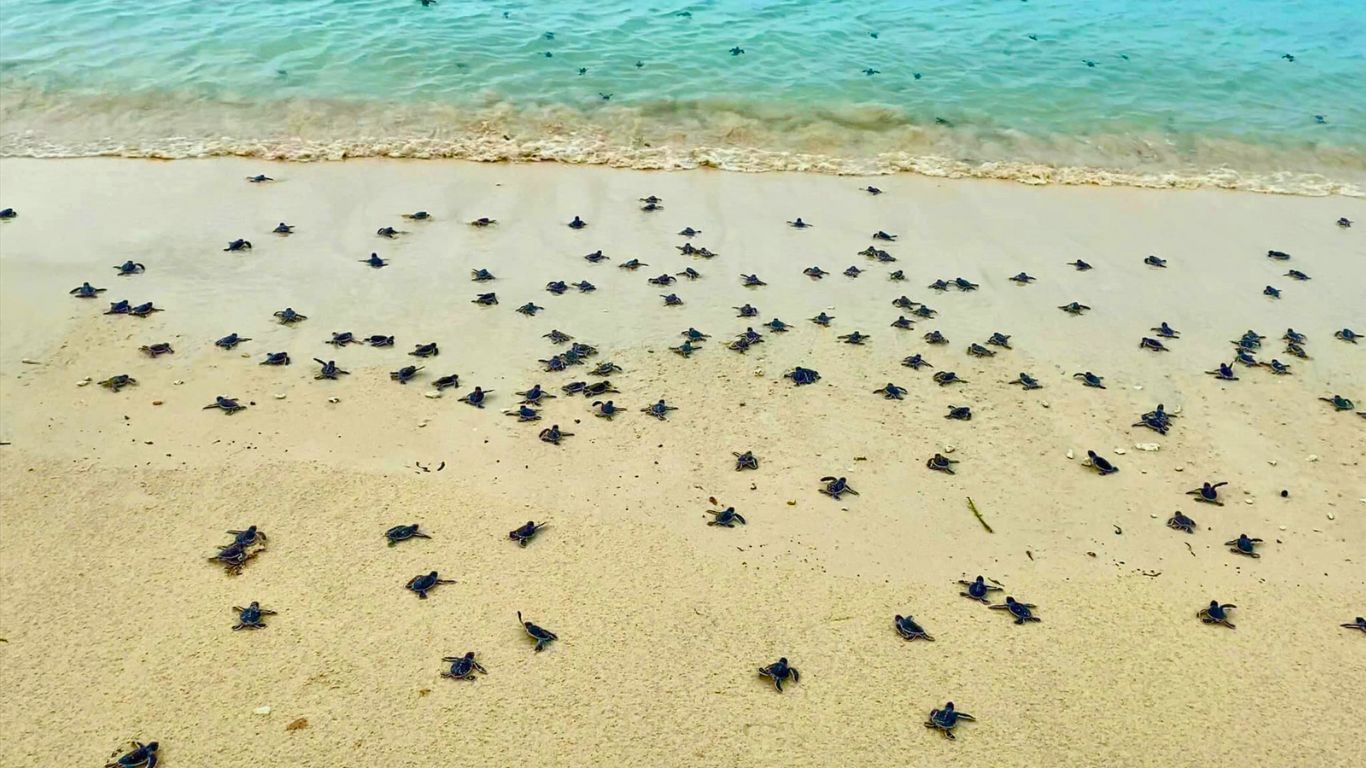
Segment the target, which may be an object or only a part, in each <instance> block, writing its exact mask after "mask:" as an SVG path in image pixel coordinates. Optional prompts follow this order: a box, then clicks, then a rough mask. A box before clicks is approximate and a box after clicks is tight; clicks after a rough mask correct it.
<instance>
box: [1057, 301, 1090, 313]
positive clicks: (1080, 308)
mask: <svg viewBox="0 0 1366 768" xmlns="http://www.w3.org/2000/svg"><path fill="white" fill-rule="evenodd" d="M1058 309H1061V310H1062V311H1064V312H1066V313H1067V314H1069V315H1080V314H1082V313H1083V312H1085V311H1087V310H1089V309H1090V307H1088V306H1086V305H1085V304H1078V303H1077V302H1075V301H1074V302H1071V303H1069V304H1064V305H1062V306H1061V307H1058Z"/></svg>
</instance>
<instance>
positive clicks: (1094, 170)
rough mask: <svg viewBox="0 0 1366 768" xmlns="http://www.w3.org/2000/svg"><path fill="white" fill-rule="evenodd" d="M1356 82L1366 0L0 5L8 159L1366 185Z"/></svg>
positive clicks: (1334, 187)
mask: <svg viewBox="0 0 1366 768" xmlns="http://www.w3.org/2000/svg"><path fill="white" fill-rule="evenodd" d="M733 47H738V48H740V49H743V51H744V52H743V53H741V54H739V55H732V54H731V53H730V49H732V48H733ZM1285 54H1289V55H1291V56H1293V57H1294V60H1293V61H1290V60H1288V59H1286V58H1283V55H1285ZM581 68H582V69H585V70H586V71H585V72H584V73H583V74H580V70H581ZM865 70H874V71H875V72H876V73H875V74H866V73H865ZM1363 81H1366V4H1361V3H1343V2H1336V1H1335V0H1302V1H1301V2H1265V1H1263V0H1255V1H1253V2H1247V1H1246V0H1241V1H1238V2H1235V1H1234V0H1207V1H1206V2H1200V3H1182V2H1169V1H1165V0H1163V1H1157V2H1145V3H1131V2H1124V1H1123V0H1099V1H1097V2H1089V3H1085V4H1080V3H1065V2H1041V1H1040V0H1032V1H1030V2H1014V1H1010V0H990V1H986V0H978V1H975V2H948V1H947V0H935V1H933V2H922V3H908V2H897V1H896V0H864V1H862V2H857V3H854V2H810V1H802V2H796V1H789V2H777V3H752V2H738V1H717V2H707V3H694V4H680V5H678V6H665V7H655V8H645V7H639V6H638V4H634V3H627V2H621V1H614V0H608V1H607V2H596V3H584V2H571V1H564V2H556V3H553V4H542V3H528V2H520V3H519V2H500V3H490V2H455V1H454V0H451V1H450V2H447V3H443V4H440V5H436V6H432V7H423V6H422V5H420V4H419V3H418V2H406V1H404V0H383V1H381V0H238V1H237V2H233V3H203V2H194V1H192V0H145V1H144V2H140V3H138V4H136V6H135V7H133V6H129V5H128V4H125V3H116V2H113V0H85V1H84V2H73V1H72V0H0V117H3V125H2V126H0V151H2V152H3V153H4V154H7V155H58V156H63V155H83V154H126V155H154V156H164V157H180V156H198V155H206V154H249V155H256V156H263V157H271V158H279V159H316V158H340V157H347V156H358V155H398V156H412V157H424V156H453V157H471V158H477V159H555V160H565V161H572V162H595V163H609V164H617V165H623V166H632V167H645V168H654V167H657V168H667V167H696V166H715V167H722V168H731V169H737V170H767V169H788V170H816V171H827V172H847V173H848V172H861V173H867V172H889V171H898V170H913V171H919V172H924V173H932V174H948V175H984V176H997V177H1004V178H1016V179H1020V180H1025V181H1041V182H1042V181H1070V182H1080V183H1087V182H1092V183H1114V182H1118V183H1139V184H1148V185H1176V186H1192V185H1201V184H1212V185H1220V186H1231V187H1243V188H1252V189H1266V190H1274V191H1298V192H1317V193H1323V192H1346V193H1348V194H1360V193H1361V189H1362V188H1366V138H1363V137H1366V98H1363V97H1362V96H1361V95H1360V93H1361V89H1360V88H1359V85H1360V83H1361V82H1363ZM604 95H610V97H611V98H610V100H609V99H604V98H603V96H604ZM1316 116H1320V117H1319V118H1316Z"/></svg>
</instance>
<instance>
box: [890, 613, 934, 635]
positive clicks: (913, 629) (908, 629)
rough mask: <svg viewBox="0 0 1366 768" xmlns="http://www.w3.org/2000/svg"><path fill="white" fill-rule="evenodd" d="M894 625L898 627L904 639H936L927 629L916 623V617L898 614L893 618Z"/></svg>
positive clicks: (898, 631) (897, 629)
mask: <svg viewBox="0 0 1366 768" xmlns="http://www.w3.org/2000/svg"><path fill="white" fill-rule="evenodd" d="M892 627H893V628H894V629H896V633H897V634H898V635H901V638H902V639H903V640H930V641H933V640H934V638H933V637H931V636H930V634H929V633H928V632H926V631H925V628H924V627H922V626H920V625H919V624H918V623H916V620H915V618H914V617H911V616H902V615H901V614H897V615H896V618H894V619H892Z"/></svg>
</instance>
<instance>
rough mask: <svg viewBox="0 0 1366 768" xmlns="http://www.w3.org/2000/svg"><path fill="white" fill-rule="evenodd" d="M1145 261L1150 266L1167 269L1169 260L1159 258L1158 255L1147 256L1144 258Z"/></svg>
mask: <svg viewBox="0 0 1366 768" xmlns="http://www.w3.org/2000/svg"><path fill="white" fill-rule="evenodd" d="M1143 263H1144V264H1147V265H1148V266H1150V267H1162V268H1163V269H1166V267H1167V260H1166V259H1162V258H1158V257H1157V256H1145V257H1144V258H1143Z"/></svg>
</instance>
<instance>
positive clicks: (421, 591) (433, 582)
mask: <svg viewBox="0 0 1366 768" xmlns="http://www.w3.org/2000/svg"><path fill="white" fill-rule="evenodd" d="M454 583H455V579H443V578H441V577H440V576H438V575H437V573H436V571H432V572H431V573H424V574H419V575H417V576H414V577H412V578H411V579H409V580H408V583H407V584H404V585H403V586H404V588H405V589H410V590H412V591H413V592H416V593H417V596H418V597H419V598H421V599H423V600H426V599H427V593H428V592H430V591H431V590H433V589H436V588H437V587H438V586H440V585H442V584H454Z"/></svg>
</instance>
